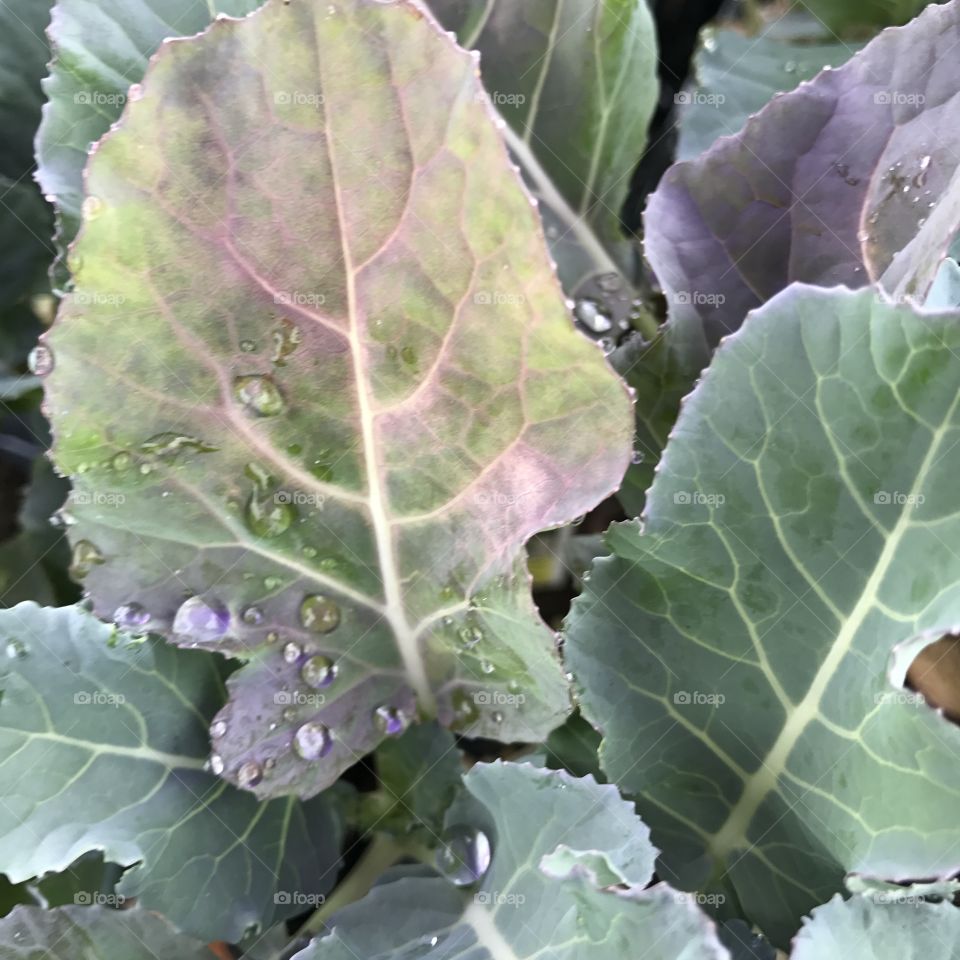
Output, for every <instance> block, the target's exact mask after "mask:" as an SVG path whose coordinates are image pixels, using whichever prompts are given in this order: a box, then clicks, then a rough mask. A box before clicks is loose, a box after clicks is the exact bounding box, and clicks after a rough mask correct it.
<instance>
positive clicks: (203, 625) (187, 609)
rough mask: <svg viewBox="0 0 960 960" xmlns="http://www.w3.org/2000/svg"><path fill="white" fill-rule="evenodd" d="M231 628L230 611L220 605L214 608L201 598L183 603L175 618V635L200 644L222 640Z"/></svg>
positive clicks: (194, 598) (191, 598) (193, 598)
mask: <svg viewBox="0 0 960 960" xmlns="http://www.w3.org/2000/svg"><path fill="white" fill-rule="evenodd" d="M229 626H230V613H229V611H228V610H226V609H224V608H223V607H221V606H219V605H216V606H213V605H211V604H209V603H207V602H206V601H204V600H201V599H200V597H190V599H189V600H187V601H185V602H184V603H182V604H181V605H180V609H179V610H177V614H176V616H175V617H174V618H173V632H174V633H175V634H178V635H179V636H184V637H189V638H190V639H191V640H196V641H197V642H199V643H212V642H215V641H217V640H220V639H221V638H222V637H223V635H224V634H225V633H226V632H227V628H228V627H229Z"/></svg>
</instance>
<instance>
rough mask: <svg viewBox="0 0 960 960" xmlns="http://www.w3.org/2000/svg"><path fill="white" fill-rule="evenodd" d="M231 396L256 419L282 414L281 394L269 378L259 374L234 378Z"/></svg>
mask: <svg viewBox="0 0 960 960" xmlns="http://www.w3.org/2000/svg"><path fill="white" fill-rule="evenodd" d="M233 396H234V398H235V399H236V400H237V402H238V403H240V404H242V405H243V406H244V407H245V408H246V409H247V410H248V411H249V412H250V413H252V414H255V415H256V416H258V417H275V416H276V415H277V414H278V413H283V408H284V402H283V394H282V393H280V388H279V387H278V386H277V385H276V384H275V383H274V382H273V380H271V379H270V377H266V376H260V375H259V374H254V375H251V376H244V377H235V378H234V381H233Z"/></svg>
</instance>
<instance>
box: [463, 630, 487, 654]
mask: <svg viewBox="0 0 960 960" xmlns="http://www.w3.org/2000/svg"><path fill="white" fill-rule="evenodd" d="M459 635H460V642H461V643H462V644H463V645H464V646H465V647H467V649H469V648H470V647H475V646H476V645H477V644H478V643H479V642H480V641H481V640H482V639H483V631H482V630H480V629H479V628H478V627H461V628H460V634H459Z"/></svg>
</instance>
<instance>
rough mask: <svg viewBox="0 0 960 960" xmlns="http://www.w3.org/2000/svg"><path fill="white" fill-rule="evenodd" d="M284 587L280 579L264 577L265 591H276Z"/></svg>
mask: <svg viewBox="0 0 960 960" xmlns="http://www.w3.org/2000/svg"><path fill="white" fill-rule="evenodd" d="M281 586H283V581H282V580H281V579H280V578H279V577H264V578H263V587H264V589H265V590H276V589H278V588H279V587H281Z"/></svg>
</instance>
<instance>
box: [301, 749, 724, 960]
mask: <svg viewBox="0 0 960 960" xmlns="http://www.w3.org/2000/svg"><path fill="white" fill-rule="evenodd" d="M464 783H465V785H466V788H467V791H468V792H469V794H470V795H471V797H472V798H473V801H474V803H473V809H472V811H471V813H472V815H473V817H474V819H473V820H472V821H467V822H465V823H462V824H461V825H462V826H464V827H465V828H469V829H471V830H473V829H481V830H482V831H483V832H484V833H485V836H487V838H488V839H489V840H490V842H491V843H492V849H493V855H492V861H491V864H490V867H489V870H488V871H487V872H486V874H485V875H484V877H483V879H482V881H481V883H480V885H479V887H467V888H464V887H456V886H454V885H452V884H451V883H449V882H448V881H447V880H446V879H443V878H436V877H431V876H425V875H423V874H422V873H421V875H418V876H411V875H409V874H404V873H399V872H398V873H396V874H393V875H391V876H389V877H386V878H385V879H384V881H383V882H382V883H381V884H379V885H378V886H376V887H375V888H374V889H373V890H372V891H371V892H370V893H369V894H368V895H367V896H366V897H365V898H364V899H363V900H361V901H359V902H357V903H355V904H353V905H351V906H349V907H347V908H346V909H344V910H342V911H341V912H340V913H337V914H335V915H334V917H333V919H332V920H331V928H332V929H331V932H330V933H329V934H328V935H327V936H325V937H323V938H322V939H319V940H317V941H315V942H314V943H313V944H312V945H311V946H310V947H308V948H307V949H306V950H304V951H303V952H301V953H299V954H297V955H296V960H355V958H357V957H378V958H381V960H400V958H413V957H421V956H426V955H427V954H428V952H429V953H430V955H432V956H438V957H441V956H442V957H444V958H445V960H454V958H456V957H470V958H471V960H492V958H506V957H529V956H532V955H539V956H549V957H550V958H551V960H567V958H574V957H575V958H577V960H593V958H596V960H608V958H611V957H631V956H633V957H643V958H644V960H668V958H669V960H681V958H686V957H697V958H698V960H726V958H727V954H726V951H725V950H724V949H723V948H722V947H721V946H720V943H719V941H718V940H717V938H716V932H715V930H714V928H713V925H712V923H710V921H708V920H707V918H706V917H705V916H704V915H703V914H702V913H700V911H699V909H698V908H697V907H696V905H695V904H694V902H693V898H690V897H685V896H684V895H682V894H677V893H676V892H675V891H673V890H671V889H670V888H669V887H666V886H664V885H663V884H656V885H655V886H653V887H650V888H649V889H644V888H645V887H646V886H647V884H648V883H649V882H650V881H651V880H652V876H653V859H654V856H655V854H656V851H655V850H654V849H653V847H652V846H651V845H650V843H649V839H648V833H647V829H646V827H644V826H643V824H642V823H641V822H640V821H639V820H638V819H637V818H636V816H635V814H634V812H633V808H632V806H631V805H630V804H629V803H627V802H625V801H624V800H622V799H621V798H620V796H619V795H618V794H617V791H616V790H615V789H614V788H613V787H610V786H600V785H598V784H596V783H595V782H594V781H593V780H592V779H590V778H587V779H584V780H575V779H573V778H572V777H570V776H569V775H568V774H565V773H557V772H552V771H548V770H542V769H537V768H535V767H531V766H527V765H518V764H510V763H500V762H498V763H495V764H480V765H478V766H476V767H474V768H473V769H472V770H471V771H470V773H468V774H467V775H466V777H465V778H464Z"/></svg>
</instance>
